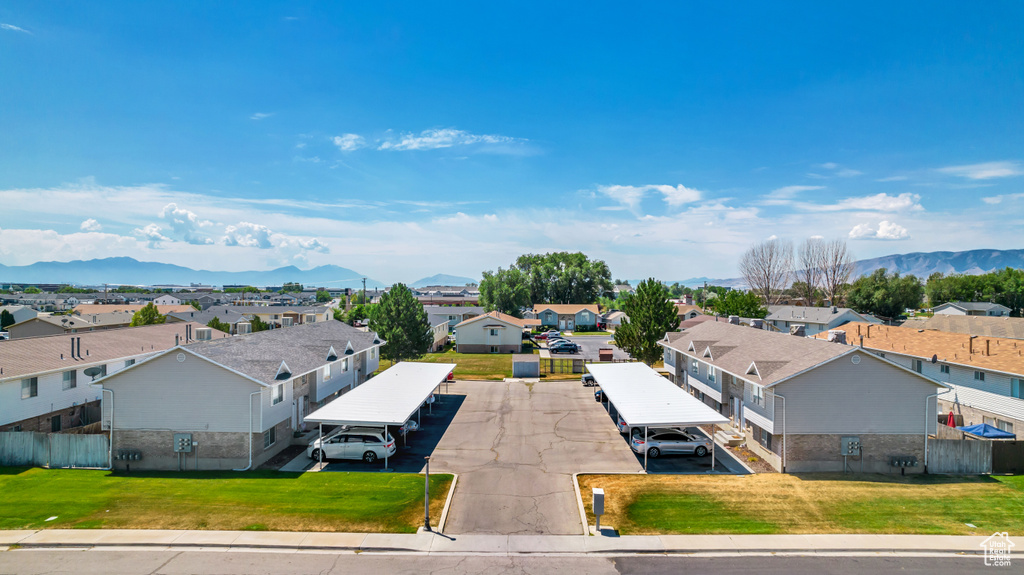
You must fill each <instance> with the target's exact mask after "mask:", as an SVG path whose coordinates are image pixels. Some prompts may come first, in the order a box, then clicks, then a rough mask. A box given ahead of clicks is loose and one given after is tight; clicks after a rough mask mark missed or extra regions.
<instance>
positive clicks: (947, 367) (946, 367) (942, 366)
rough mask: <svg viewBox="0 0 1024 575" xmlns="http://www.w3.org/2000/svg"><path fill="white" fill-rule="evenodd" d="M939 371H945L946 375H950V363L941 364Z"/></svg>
mask: <svg viewBox="0 0 1024 575" xmlns="http://www.w3.org/2000/svg"><path fill="white" fill-rule="evenodd" d="M939 373H944V374H946V375H949V366H948V365H940V366H939Z"/></svg>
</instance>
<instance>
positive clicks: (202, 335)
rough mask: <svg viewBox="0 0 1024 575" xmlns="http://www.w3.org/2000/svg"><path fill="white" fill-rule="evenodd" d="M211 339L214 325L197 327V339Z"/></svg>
mask: <svg viewBox="0 0 1024 575" xmlns="http://www.w3.org/2000/svg"><path fill="white" fill-rule="evenodd" d="M211 339H213V328H212V327H200V328H197V329H196V340H197V341H210V340H211Z"/></svg>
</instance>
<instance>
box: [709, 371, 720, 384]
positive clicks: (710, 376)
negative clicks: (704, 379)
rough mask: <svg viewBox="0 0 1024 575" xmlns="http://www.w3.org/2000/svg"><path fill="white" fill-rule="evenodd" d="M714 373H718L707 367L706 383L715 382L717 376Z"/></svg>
mask: <svg viewBox="0 0 1024 575" xmlns="http://www.w3.org/2000/svg"><path fill="white" fill-rule="evenodd" d="M716 371H718V370H717V369H716V368H714V367H709V368H708V381H709V382H711V383H715V381H716V380H717V376H716V375H715V372H716Z"/></svg>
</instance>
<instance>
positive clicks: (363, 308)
mask: <svg viewBox="0 0 1024 575" xmlns="http://www.w3.org/2000/svg"><path fill="white" fill-rule="evenodd" d="M375 307H377V304H374V303H369V304H358V305H354V306H352V309H350V310H349V311H348V313H346V314H344V321H345V323H347V324H349V325H355V323H356V322H357V321H362V320H365V319H370V318H371V317H372V316H373V309H374V308H375Z"/></svg>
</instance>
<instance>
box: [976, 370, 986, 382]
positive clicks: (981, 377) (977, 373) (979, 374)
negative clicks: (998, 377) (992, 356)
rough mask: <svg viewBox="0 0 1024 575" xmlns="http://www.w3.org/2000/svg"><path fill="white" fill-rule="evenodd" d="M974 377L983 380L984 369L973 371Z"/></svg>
mask: <svg viewBox="0 0 1024 575" xmlns="http://www.w3.org/2000/svg"><path fill="white" fill-rule="evenodd" d="M974 379H976V380H978V381H985V372H984V371H976V372H974Z"/></svg>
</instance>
